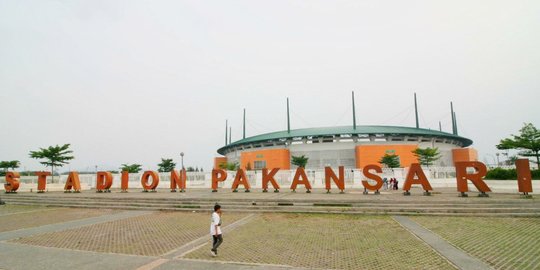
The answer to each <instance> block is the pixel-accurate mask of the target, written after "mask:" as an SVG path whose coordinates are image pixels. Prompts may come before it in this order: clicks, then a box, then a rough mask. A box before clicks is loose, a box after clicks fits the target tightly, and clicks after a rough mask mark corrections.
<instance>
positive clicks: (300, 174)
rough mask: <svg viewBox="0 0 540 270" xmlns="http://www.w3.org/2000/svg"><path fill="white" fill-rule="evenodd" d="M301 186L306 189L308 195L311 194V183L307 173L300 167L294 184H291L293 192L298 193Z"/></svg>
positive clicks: (295, 175)
mask: <svg viewBox="0 0 540 270" xmlns="http://www.w3.org/2000/svg"><path fill="white" fill-rule="evenodd" d="M300 178H301V180H300ZM299 184H301V185H304V186H305V187H306V189H307V191H306V193H311V184H310V183H309V180H308V177H307V175H306V171H305V170H304V168H302V167H298V168H297V169H296V173H295V174H294V178H293V182H292V184H291V189H292V190H293V192H296V186H297V185H299Z"/></svg>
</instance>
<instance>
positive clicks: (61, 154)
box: [30, 143, 75, 182]
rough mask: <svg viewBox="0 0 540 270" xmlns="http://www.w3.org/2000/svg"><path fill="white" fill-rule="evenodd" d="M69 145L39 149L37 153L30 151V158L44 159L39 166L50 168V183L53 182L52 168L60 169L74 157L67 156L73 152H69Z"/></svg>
mask: <svg viewBox="0 0 540 270" xmlns="http://www.w3.org/2000/svg"><path fill="white" fill-rule="evenodd" d="M69 146H70V144H69V143H68V144H64V145H62V146H59V145H56V146H49V147H47V148H39V151H30V157H31V158H35V159H44V161H40V163H41V164H43V165H45V166H47V167H51V175H52V181H53V182H54V167H62V166H64V165H66V164H68V163H69V162H68V161H70V160H72V159H74V158H75V157H74V156H69V154H71V153H73V151H71V150H69Z"/></svg>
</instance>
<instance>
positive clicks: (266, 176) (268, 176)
mask: <svg viewBox="0 0 540 270" xmlns="http://www.w3.org/2000/svg"><path fill="white" fill-rule="evenodd" d="M278 171H279V168H274V169H272V170H271V171H270V173H268V169H267V168H264V169H263V171H262V188H263V192H268V182H270V183H271V184H272V187H274V192H279V185H278V183H277V182H276V179H274V176H275V175H276V173H277V172H278Z"/></svg>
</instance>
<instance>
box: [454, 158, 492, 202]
mask: <svg viewBox="0 0 540 270" xmlns="http://www.w3.org/2000/svg"><path fill="white" fill-rule="evenodd" d="M467 168H474V169H475V170H476V173H473V174H469V173H467ZM486 174H487V168H486V165H484V163H482V162H478V161H462V162H456V180H457V190H458V192H461V193H460V196H461V197H467V196H468V195H467V193H465V192H467V191H469V186H468V185H467V180H471V182H472V183H473V184H474V186H475V187H476V188H477V189H478V191H480V194H478V197H489V195H488V194H487V193H486V192H488V191H491V189H489V187H488V186H487V185H486V182H484V181H483V180H482V178H484V176H486Z"/></svg>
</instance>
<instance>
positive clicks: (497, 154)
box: [495, 153, 501, 167]
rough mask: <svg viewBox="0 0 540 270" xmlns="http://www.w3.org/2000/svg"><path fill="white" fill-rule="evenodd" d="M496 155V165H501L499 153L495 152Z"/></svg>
mask: <svg viewBox="0 0 540 270" xmlns="http://www.w3.org/2000/svg"><path fill="white" fill-rule="evenodd" d="M495 155H496V156H497V167H500V166H501V163H500V162H499V156H500V155H501V154H500V153H496V154H495Z"/></svg>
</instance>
